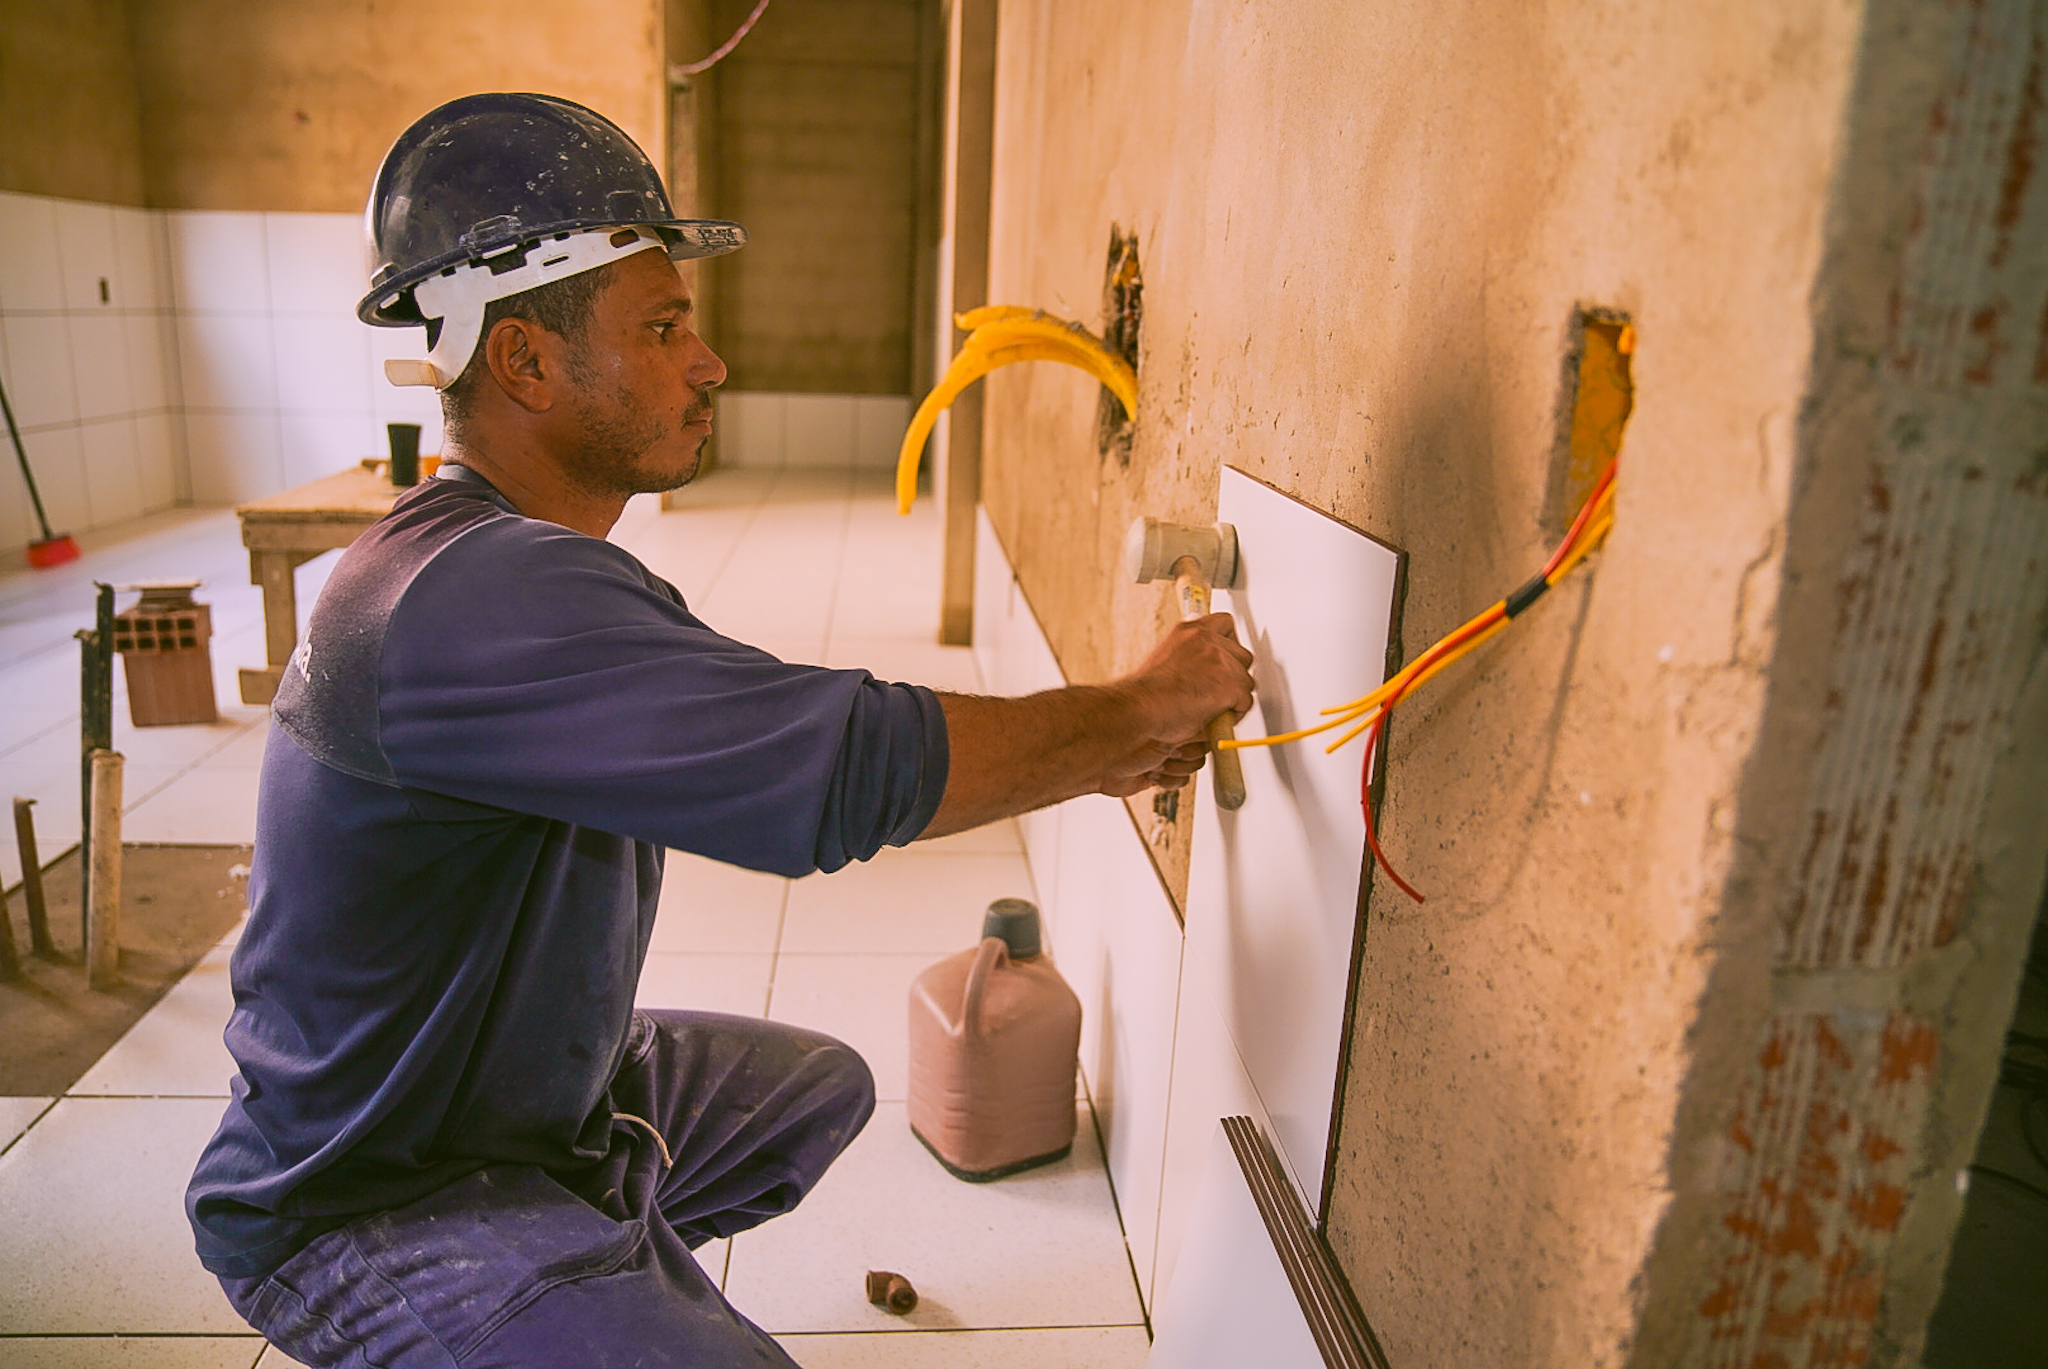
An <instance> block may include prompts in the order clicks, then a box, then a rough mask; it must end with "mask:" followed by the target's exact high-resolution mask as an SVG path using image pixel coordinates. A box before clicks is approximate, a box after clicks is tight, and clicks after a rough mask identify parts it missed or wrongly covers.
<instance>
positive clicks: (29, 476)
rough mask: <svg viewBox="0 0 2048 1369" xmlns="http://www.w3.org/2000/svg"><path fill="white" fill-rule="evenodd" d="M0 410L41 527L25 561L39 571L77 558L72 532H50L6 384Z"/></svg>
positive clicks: (0, 389)
mask: <svg viewBox="0 0 2048 1369" xmlns="http://www.w3.org/2000/svg"><path fill="white" fill-rule="evenodd" d="M0 413H4V414H6V415H7V435H8V436H9V437H11V438H13V439H14V456H15V459H16V460H18V461H19V462H21V478H22V479H23V480H25V481H27V482H28V499H29V502H30V503H31V504H34V505H35V506H36V524H37V526H39V527H41V528H42V530H43V537H42V540H41V541H39V542H31V543H29V544H28V563H29V564H30V565H32V566H34V567H36V568H37V569H38V570H41V569H42V568H43V567H45V566H61V565H63V564H64V563H65V562H66V561H76V560H77V559H78V543H76V542H74V541H72V540H71V534H70V533H68V532H65V533H52V532H51V531H50V519H49V517H48V515H46V514H45V513H44V512H43V497H42V495H40V494H38V493H37V492H36V473H35V472H34V471H32V470H30V469H29V468H28V450H27V449H26V448H24V447H23V446H22V445H21V430H20V429H19V428H17V427H15V426H14V406H13V405H12V404H9V403H8V402H7V387H6V386H5V385H0Z"/></svg>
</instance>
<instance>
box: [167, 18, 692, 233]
mask: <svg viewBox="0 0 2048 1369" xmlns="http://www.w3.org/2000/svg"><path fill="white" fill-rule="evenodd" d="M128 8H129V11H130V13H131V16H132V20H133V29H134V40H135V47H134V51H135V58H136V69H137V74H138V77H139V82H140V92H141V98H140V104H141V111H142V130H143V163H144V165H145V166H146V168H147V171H148V190H147V193H148V202H149V203H150V204H151V205H154V206H157V207H161V208H168V209H240V210H259V209H260V210H311V211H329V212H335V211H360V210H361V209H362V206H363V197H364V195H365V194H367V193H368V191H369V186H370V177H371V174H372V173H373V172H374V171H375V170H376V168H377V163H378V161H379V159H381V158H382V157H383V155H384V151H385V149H386V148H388V147H390V146H391V142H392V140H393V139H394V138H396V137H397V136H398V135H399V133H400V132H402V131H403V130H404V129H405V127H406V125H407V124H409V123H411V122H412V121H413V120H414V119H416V118H418V117H419V116H420V115H421V114H424V113H426V111H428V110H429V109H431V108H433V107H434V106H435V105H438V104H441V103H442V102H444V101H447V100H452V99H454V98H455V97H456V96H458V95H467V94H470V93H473V92H476V91H483V90H533V91H541V92H545V93H547V94H550V95H562V96H566V97H567V98H569V99H572V100H577V101H580V102H581V103H583V104H586V105H589V106H590V107H591V108H593V109H596V110H598V111H599V112H600V113H602V114H604V115H605V116H606V117H607V118H609V119H611V120H612V121H613V122H614V123H616V124H618V125H619V126H620V127H621V128H623V129H625V130H626V132H627V133H629V134H631V135H632V137H633V139H634V140H635V141H636V142H638V143H639V144H640V145H641V146H642V147H644V148H646V149H647V152H648V155H649V156H651V157H653V158H654V159H655V164H656V165H657V166H660V165H663V164H664V157H665V148H666V133H665V125H666V122H667V118H668V97H667V91H666V87H665V85H664V81H663V73H662V58H663V56H664V52H663V45H662V17H663V9H662V3H661V0H619V2H618V3H608V4H603V5H571V6H534V7H528V8H525V9H521V10H519V11H517V12H516V13H515V12H511V11H508V10H507V9H506V8H505V7H504V6H503V5H496V4H488V3H483V2H482V0H422V3H416V4H409V5H380V4H377V3H375V0H335V2H334V3H323V4H317V5H298V4H264V5H250V4H244V3H238V2H237V0H130V4H129V6H128Z"/></svg>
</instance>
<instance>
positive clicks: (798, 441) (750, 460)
mask: <svg viewBox="0 0 2048 1369" xmlns="http://www.w3.org/2000/svg"><path fill="white" fill-rule="evenodd" d="M910 414H911V403H910V400H909V399H908V398H907V397H905V396H902V395H808V394H783V393H779V392H776V391H771V390H728V391H724V392H721V393H720V394H719V396H718V414H717V426H718V462H719V464H720V465H721V466H727V467H733V468H737V469H746V470H769V469H780V468H781V467H784V466H838V467H845V466H852V467H856V468H858V469H861V470H893V469H894V468H895V465H896V452H897V449H898V448H899V447H900V446H902V443H903V430H904V429H905V428H908V427H909V426H910Z"/></svg>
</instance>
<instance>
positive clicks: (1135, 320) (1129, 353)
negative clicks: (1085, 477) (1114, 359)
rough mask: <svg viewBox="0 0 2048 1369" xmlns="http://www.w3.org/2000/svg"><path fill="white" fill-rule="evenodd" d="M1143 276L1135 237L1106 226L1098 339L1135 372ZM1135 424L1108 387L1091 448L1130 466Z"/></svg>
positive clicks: (1098, 402)
mask: <svg viewBox="0 0 2048 1369" xmlns="http://www.w3.org/2000/svg"><path fill="white" fill-rule="evenodd" d="M1144 295H1145V276H1144V272H1142V271H1141V270H1140V269H1139V267H1138V235H1137V234H1136V233H1126V232H1124V230H1123V229H1122V228H1121V227H1120V226H1118V225H1117V224H1111V225H1110V226H1109V260H1108V262H1107V264H1106V265H1105V266H1104V267H1103V273H1102V340H1103V341H1104V342H1105V343H1107V344H1108V345H1109V350H1110V351H1112V352H1115V353H1116V354H1117V355H1118V356H1120V357H1122V358H1123V359H1124V360H1125V361H1127V362H1129V363H1130V367H1131V369H1132V370H1133V371H1135V370H1137V369H1138V329H1139V326H1140V324H1141V323H1142V321H1143V315H1144V308H1145V305H1144ZM1136 426H1137V425H1136V423H1135V422H1134V421H1133V420H1131V419H1130V418H1128V417H1126V416H1125V414H1124V406H1123V403H1122V401H1120V400H1119V399H1118V398H1117V397H1116V396H1115V395H1114V394H1113V393H1111V392H1110V389H1109V387H1108V386H1104V387H1102V393H1101V394H1100V395H1099V396H1097V398H1096V400H1095V446H1096V449H1097V451H1098V452H1099V453H1100V454H1101V455H1102V456H1105V457H1108V456H1115V457H1116V463H1117V465H1118V466H1120V467H1123V468H1124V469H1126V470H1128V469H1129V468H1130V464H1131V436H1132V430H1133V429H1134V428H1135V427H1136Z"/></svg>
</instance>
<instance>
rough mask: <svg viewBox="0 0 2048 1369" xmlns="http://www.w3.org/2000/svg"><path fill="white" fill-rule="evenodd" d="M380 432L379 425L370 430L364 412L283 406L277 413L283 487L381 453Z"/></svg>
mask: <svg viewBox="0 0 2048 1369" xmlns="http://www.w3.org/2000/svg"><path fill="white" fill-rule="evenodd" d="M373 432H374V436H373V435H372V434H373ZM383 433H384V430H383V429H382V428H375V429H374V430H373V428H372V427H371V423H370V416H369V415H368V414H367V413H305V412H301V411H297V410H292V409H286V410H285V411H284V412H283V413H281V414H279V415H278V434H279V441H280V442H281V443H282V444H283V452H284V480H285V487H286V488H287V489H289V488H291V487H292V486H295V485H303V484H305V483H306V482H307V481H309V480H318V479H320V478H322V477H323V476H329V475H334V474H336V473H337V472H340V471H345V470H347V469H348V468H349V467H350V466H353V465H355V464H356V463H357V462H359V461H361V460H362V459H363V458H364V457H366V456H377V455H379V454H381V453H382V452H383V451H384V450H385V444H384V442H383Z"/></svg>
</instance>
